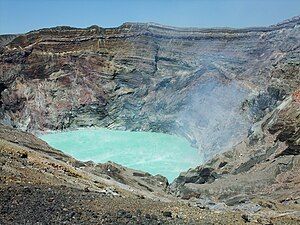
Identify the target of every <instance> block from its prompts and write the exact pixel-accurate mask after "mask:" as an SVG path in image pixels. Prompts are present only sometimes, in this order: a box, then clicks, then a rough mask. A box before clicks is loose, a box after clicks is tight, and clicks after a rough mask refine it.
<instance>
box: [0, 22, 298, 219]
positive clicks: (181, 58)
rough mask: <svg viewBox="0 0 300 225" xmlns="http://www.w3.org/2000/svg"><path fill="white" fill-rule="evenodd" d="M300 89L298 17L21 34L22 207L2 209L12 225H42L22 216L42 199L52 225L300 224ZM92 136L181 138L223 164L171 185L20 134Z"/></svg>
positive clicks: (11, 118) (11, 74)
mask: <svg viewBox="0 0 300 225" xmlns="http://www.w3.org/2000/svg"><path fill="white" fill-rule="evenodd" d="M299 87H300V18H299V17H295V18H293V19H291V20H287V21H284V22H282V23H280V24H278V25H274V26H271V27H265V28H247V29H227V28H222V29H192V28H189V29H183V28H173V27H166V26H161V25H157V24H136V23H126V24H123V25H122V26H120V27H118V28H101V27H98V26H92V27H89V28H86V29H77V28H71V27H56V28H49V29H42V30H38V31H32V32H29V33H27V34H24V35H19V36H18V37H16V38H14V39H13V40H9V41H8V42H5V45H2V46H1V47H0V92H1V110H0V116H1V122H2V123H3V124H6V125H8V126H2V125H1V126H0V141H1V142H0V143H1V148H0V150H1V155H0V156H1V157H0V160H1V161H0V162H1V190H0V191H1V198H2V199H1V200H2V201H1V202H16V206H15V205H14V204H13V207H11V208H7V206H6V205H8V204H2V205H1V215H2V217H1V218H0V219H2V221H1V220H0V222H2V223H10V220H11V219H13V217H16V218H17V220H18V221H24V220H28V221H29V223H31V222H33V221H36V219H37V218H35V215H34V213H32V212H27V213H26V214H25V213H20V212H22V209H23V208H24V207H22V204H29V205H30V207H29V211H30V210H34V209H35V208H36V204H38V203H37V202H36V200H35V199H36V198H41V199H43V204H42V205H43V207H44V208H43V209H42V210H41V212H47V213H50V211H51V210H52V211H54V212H56V213H57V217H54V219H53V221H52V222H53V223H55V222H58V221H59V222H62V221H64V222H66V223H71V224H72V223H74V222H75V221H78V223H81V222H82V223H87V222H90V223H95V221H97V222H98V223H110V222H111V223H113V222H114V221H118V222H119V223H121V224H122V223H126V222H130V221H131V222H132V223H139V221H140V222H141V221H142V222H143V223H145V224H147V223H150V224H157V223H171V224H174V223H179V224H186V223H196V224H197V223H203V224H208V223H212V224H215V223H219V224H220V223H221V224H222V223H223V224H238V223H246V222H247V223H252V224H257V223H260V224H284V223H290V224H293V223H294V224H297V223H299V218H300V215H299V211H300V208H299V201H300V193H299V190H300V186H299V184H300V177H299V171H300V168H299V167H300V164H299V162H300V160H299V159H300V158H299V152H300V147H299V143H300V133H299V131H300V130H299V129H300V90H299ZM82 126H103V127H109V128H113V129H126V130H150V131H160V132H167V133H173V134H177V135H181V136H184V137H185V138H187V139H188V140H189V141H190V142H191V144H192V145H194V146H195V147H197V148H198V149H199V151H202V152H203V153H204V154H205V156H206V159H211V160H209V161H208V162H207V163H205V164H204V165H201V166H199V167H197V168H194V169H190V170H189V171H187V172H183V173H182V174H180V176H179V177H178V178H177V179H176V180H175V181H174V182H173V183H172V184H170V185H168V184H167V181H166V180H165V179H164V178H163V177H161V176H151V175H149V174H147V173H144V172H141V171H134V170H132V169H128V168H124V167H122V166H121V165H116V164H114V163H107V164H94V163H92V162H79V161H77V160H75V159H73V158H72V157H70V156H66V155H64V154H63V153H62V152H59V151H57V150H55V149H52V148H51V147H49V146H48V145H47V144H46V143H44V142H42V141H41V140H39V139H37V138H35V137H34V136H33V135H32V134H29V133H26V132H22V131H20V130H23V131H28V132H31V133H37V132H44V131H48V130H61V129H66V128H76V127H82ZM12 127H14V128H17V129H13V128H12ZM222 152H223V153H222ZM216 154H217V155H216ZM48 187H49V188H50V189H49V190H48V189H47V188H48ZM30 196H33V197H32V198H30ZM53 196H60V197H59V198H57V197H53ZM116 196H121V198H122V197H123V198H124V199H126V202H130V203H128V204H126V203H124V202H125V201H124V199H121V198H120V197H116ZM27 198H29V199H30V200H28V199H27ZM48 198H49V199H53V198H54V200H55V202H57V204H54V205H55V207H56V206H57V208H53V209H52V208H51V207H50V205H51V204H49V202H48V200H47V199H48ZM60 198H62V199H65V206H67V207H65V206H64V203H63V202H61V200H59V199H60ZM73 199H75V200H76V201H77V202H80V204H79V205H76V206H75V207H71V205H72V200H73ZM95 199H97V200H95ZM120 199H121V200H120ZM158 199H160V200H161V202H158ZM108 203H112V205H113V207H111V206H110V205H109V204H108ZM188 205H190V206H188ZM86 206H89V207H91V206H93V207H92V210H91V211H89V210H88V209H87V208H86ZM137 207H141V208H142V209H143V210H142V212H136V211H134V210H135V209H136V208H137ZM49 208H51V209H49ZM64 208H65V209H66V208H67V209H68V208H72V209H71V210H70V211H68V210H67V211H66V210H65V211H64ZM124 208H128V210H127V211H125V212H124ZM49 210H50V211H49ZM120 210H121V211H120ZM122 210H123V211H122ZM79 211H82V216H79V215H78V212H79ZM100 212H101V213H100ZM149 212H151V213H150V214H151V215H147V216H146V215H145V214H147V213H148V214H149ZM216 212H222V213H220V214H218V213H216ZM107 213H109V215H108V214H107ZM170 213H171V215H170ZM69 214H71V215H72V216H69ZM3 215H4V216H3ZM17 215H21V216H19V217H18V216H17ZM93 215H96V217H93ZM78 216H79V217H80V219H77V220H76V219H74V218H73V217H75V218H78ZM99 216H100V217H101V218H99ZM95 218H96V219H95ZM132 218H133V219H132ZM109 220H110V222H109ZM20 223H21V222H20ZM42 223H43V221H42Z"/></svg>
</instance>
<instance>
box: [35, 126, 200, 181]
mask: <svg viewBox="0 0 300 225" xmlns="http://www.w3.org/2000/svg"><path fill="white" fill-rule="evenodd" d="M40 138H41V139H43V140H44V141H46V142H47V143H48V144H49V145H51V146H52V147H54V148H57V149H60V150H62V151H63V152H65V153H67V154H69V155H71V156H73V157H75V158H76V159H78V160H81V161H88V160H92V161H94V162H99V163H104V162H107V161H113V162H116V163H119V164H121V165H123V166H127V167H130V168H133V169H138V170H143V171H146V172H149V173H151V174H153V175H156V174H161V175H163V176H165V177H167V178H168V180H169V181H172V180H173V179H174V178H176V177H177V176H178V175H179V173H180V172H182V171H186V170H187V169H189V168H191V167H195V166H197V165H199V164H200V163H201V162H202V157H201V156H200V154H199V153H198V152H197V149H195V148H192V147H191V146H190V144H189V142H188V141H187V140H186V139H184V138H181V137H177V136H172V135H168V134H161V133H153V132H130V131H116V130H108V129H104V128H86V129H79V130H73V131H65V132H57V133H49V134H45V135H42V136H40Z"/></svg>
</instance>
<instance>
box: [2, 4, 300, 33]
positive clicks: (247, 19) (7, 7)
mask: <svg viewBox="0 0 300 225" xmlns="http://www.w3.org/2000/svg"><path fill="white" fill-rule="evenodd" d="M297 15H300V0H0V34H7V33H25V32H28V31H31V30H35V29H40V28H45V27H53V26H60V25H68V26H73V27H88V26H91V25H94V24H95V25H99V26H101V27H116V26H120V25H121V24H122V23H124V22H156V23H160V24H165V25H170V26H177V27H203V28H205V27H234V28H240V27H252V26H269V25H272V24H276V23H278V22H281V21H282V20H285V19H288V18H291V17H293V16H297Z"/></svg>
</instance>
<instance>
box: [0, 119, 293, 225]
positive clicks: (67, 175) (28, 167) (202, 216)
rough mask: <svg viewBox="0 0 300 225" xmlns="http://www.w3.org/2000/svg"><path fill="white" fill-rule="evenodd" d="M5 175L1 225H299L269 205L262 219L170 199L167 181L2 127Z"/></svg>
mask: <svg viewBox="0 0 300 225" xmlns="http://www.w3.org/2000/svg"><path fill="white" fill-rule="evenodd" d="M0 172H1V173H0V223H1V224H37V223H38V224H224V225H225V224H271V223H272V224H287V223H288V224H298V223H299V218H298V217H297V216H295V215H294V214H293V213H291V211H292V212H293V210H295V209H294V208H291V207H287V206H286V205H285V204H281V205H282V206H281V208H280V210H278V209H277V210H270V209H269V208H268V207H269V206H268V205H267V204H266V206H264V207H262V208H261V209H260V210H259V212H250V211H251V210H249V209H247V208H239V209H236V210H234V211H233V210H232V208H233V207H232V206H231V205H230V204H229V203H227V204H228V207H231V208H221V207H219V208H217V207H215V209H214V210H211V209H207V208H205V207H201V206H199V204H196V205H195V204H194V201H186V200H181V199H180V198H176V197H175V196H173V195H170V193H169V192H168V188H167V183H166V180H165V179H164V178H163V177H161V176H151V175H150V174H147V173H144V172H141V171H135V170H131V169H129V168H125V167H122V166H120V165H117V164H114V163H105V164H95V163H93V162H80V161H77V160H75V159H74V158H72V157H70V156H67V155H65V154H63V153H62V152H60V151H58V150H56V149H53V148H51V147H50V146H48V145H47V144H46V143H45V142H43V141H41V140H39V139H38V138H36V137H35V136H33V135H32V134H29V133H25V132H22V131H19V130H16V129H12V128H10V127H7V126H3V125H1V126H0ZM274 204H275V203H274ZM207 205H209V206H213V204H212V203H211V202H210V203H209V204H207ZM278 205H280V204H279V203H278V204H277V205H276V206H277V207H278ZM272 206H273V205H272ZM224 207H225V206H224ZM249 212H250V213H251V217H249ZM287 212H288V213H287Z"/></svg>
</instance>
